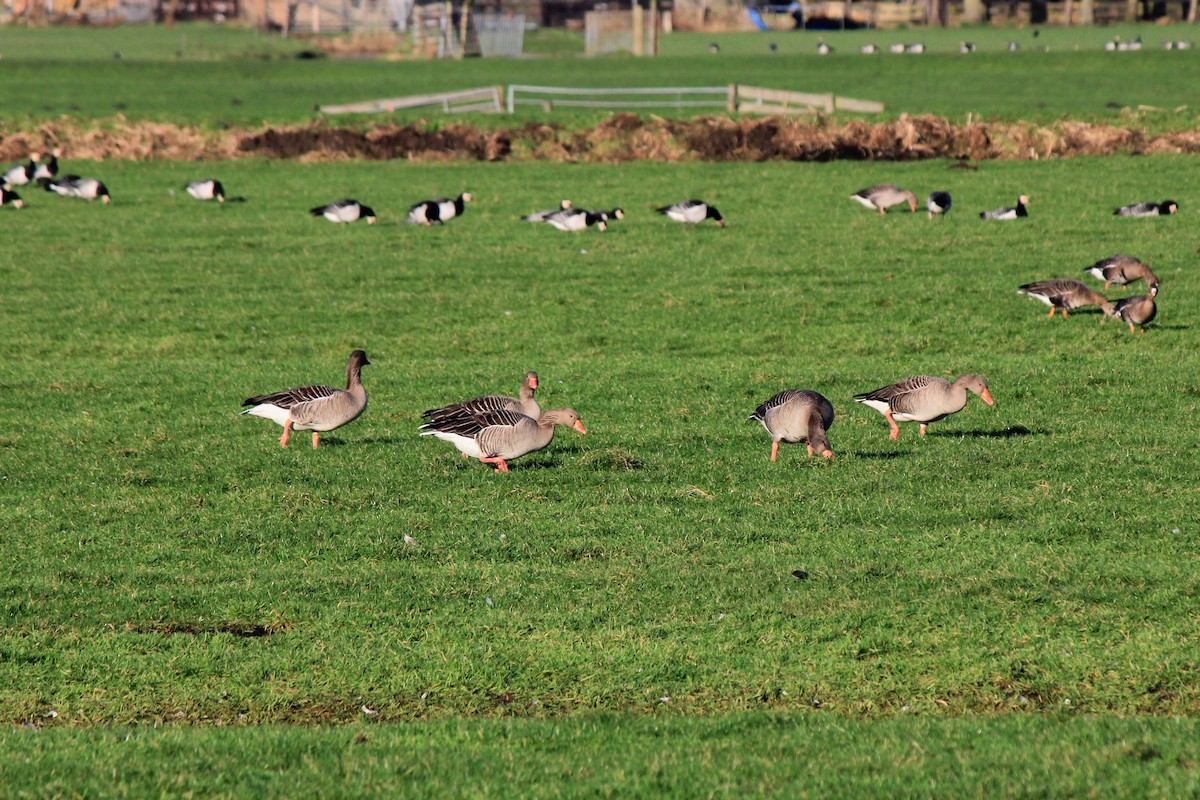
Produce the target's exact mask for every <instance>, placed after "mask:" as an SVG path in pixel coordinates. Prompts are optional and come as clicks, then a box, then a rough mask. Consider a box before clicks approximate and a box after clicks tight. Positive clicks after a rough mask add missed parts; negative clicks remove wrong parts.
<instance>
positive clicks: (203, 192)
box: [183, 178, 225, 203]
mask: <svg viewBox="0 0 1200 800" xmlns="http://www.w3.org/2000/svg"><path fill="white" fill-rule="evenodd" d="M183 189H184V191H186V192H187V193H188V194H190V195H191V196H192V197H194V198H196V199H197V200H216V201H217V202H218V203H224V202H225V187H224V186H222V185H221V182H220V181H217V180H213V179H212V178H208V179H206V180H202V181H192V182H191V183H189V184H188V185H187V186H185V187H183Z"/></svg>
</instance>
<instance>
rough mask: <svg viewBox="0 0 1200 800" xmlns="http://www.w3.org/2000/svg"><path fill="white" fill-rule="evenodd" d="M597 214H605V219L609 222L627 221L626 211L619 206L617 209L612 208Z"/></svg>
mask: <svg viewBox="0 0 1200 800" xmlns="http://www.w3.org/2000/svg"><path fill="white" fill-rule="evenodd" d="M597 213H599V214H603V215H604V217H605V218H606V219H608V220H614V219H616V220H622V219H625V209H623V208H621V207H619V206H618V207H616V208H610V209H608V210H606V211H599V212H597Z"/></svg>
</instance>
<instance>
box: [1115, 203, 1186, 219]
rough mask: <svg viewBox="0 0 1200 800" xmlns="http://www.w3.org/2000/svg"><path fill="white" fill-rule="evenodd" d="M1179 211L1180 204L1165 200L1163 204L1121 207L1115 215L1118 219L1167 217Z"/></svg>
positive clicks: (1136, 204) (1138, 204) (1137, 204)
mask: <svg viewBox="0 0 1200 800" xmlns="http://www.w3.org/2000/svg"><path fill="white" fill-rule="evenodd" d="M1178 210H1179V203H1176V202H1175V201H1174V200H1163V201H1162V202H1161V203H1154V202H1147V203H1135V204H1133V205H1131V206H1121V207H1120V208H1118V209H1117V210H1116V211H1114V212H1113V214H1114V215H1115V216H1118V217H1158V216H1163V217H1165V216H1167V215H1169V214H1174V213H1175V212H1176V211H1178Z"/></svg>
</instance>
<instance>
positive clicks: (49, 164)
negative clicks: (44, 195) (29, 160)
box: [33, 148, 62, 181]
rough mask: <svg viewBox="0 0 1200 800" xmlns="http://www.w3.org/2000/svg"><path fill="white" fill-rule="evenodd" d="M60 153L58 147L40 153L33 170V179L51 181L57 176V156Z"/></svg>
mask: <svg viewBox="0 0 1200 800" xmlns="http://www.w3.org/2000/svg"><path fill="white" fill-rule="evenodd" d="M61 155H62V150H59V149H58V148H55V149H54V150H52V151H50V152H49V153H42V158H41V160H38V162H37V169H35V170H34V171H33V180H35V181H52V180H54V179H55V178H57V177H58V157H59V156H61ZM35 160H36V159H35Z"/></svg>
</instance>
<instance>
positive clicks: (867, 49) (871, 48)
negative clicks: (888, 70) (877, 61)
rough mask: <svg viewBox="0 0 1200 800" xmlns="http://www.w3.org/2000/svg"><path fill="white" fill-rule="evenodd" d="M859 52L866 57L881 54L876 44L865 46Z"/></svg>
mask: <svg viewBox="0 0 1200 800" xmlns="http://www.w3.org/2000/svg"><path fill="white" fill-rule="evenodd" d="M858 52H860V53H862V54H863V55H864V56H873V55H875V54H877V53H878V52H879V47H878V46H877V45H874V44H864V45H863V46H862V47H860V48H858Z"/></svg>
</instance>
